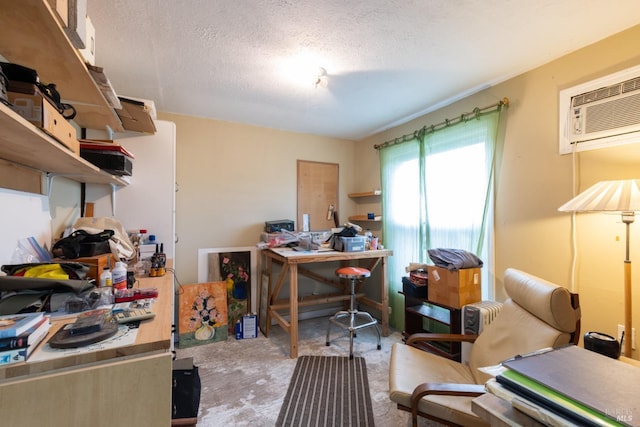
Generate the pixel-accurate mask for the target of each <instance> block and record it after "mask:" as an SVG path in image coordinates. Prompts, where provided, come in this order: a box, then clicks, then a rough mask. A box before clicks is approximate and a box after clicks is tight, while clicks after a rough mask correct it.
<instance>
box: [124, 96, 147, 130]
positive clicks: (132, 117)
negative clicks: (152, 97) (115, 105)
mask: <svg viewBox="0 0 640 427" xmlns="http://www.w3.org/2000/svg"><path fill="white" fill-rule="evenodd" d="M118 99H119V100H120V104H121V105H122V109H116V114H117V115H118V117H120V121H121V122H122V126H123V127H124V128H125V129H126V130H131V131H134V132H146V133H151V134H155V133H156V125H155V124H154V123H153V118H152V117H151V111H152V108H151V107H150V106H148V105H146V103H145V102H144V101H139V100H136V99H132V98H124V97H122V96H119V97H118Z"/></svg>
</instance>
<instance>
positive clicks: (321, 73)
mask: <svg viewBox="0 0 640 427" xmlns="http://www.w3.org/2000/svg"><path fill="white" fill-rule="evenodd" d="M314 86H315V87H318V86H320V87H327V70H325V69H324V68H322V67H318V71H317V75H316V78H315V81H314Z"/></svg>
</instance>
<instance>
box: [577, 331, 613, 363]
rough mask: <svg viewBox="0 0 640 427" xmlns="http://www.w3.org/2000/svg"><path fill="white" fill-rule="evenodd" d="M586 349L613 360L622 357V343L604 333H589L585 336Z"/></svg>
mask: <svg viewBox="0 0 640 427" xmlns="http://www.w3.org/2000/svg"><path fill="white" fill-rule="evenodd" d="M584 348H585V349H587V350H591V351H595V352H596V353H600V354H602V355H604V356H609V357H611V358H613V359H617V358H619V357H620V343H619V342H618V340H617V339H615V338H614V337H612V336H610V335H607V334H603V333H602V332H587V333H586V334H584Z"/></svg>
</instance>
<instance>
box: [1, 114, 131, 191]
mask: <svg viewBox="0 0 640 427" xmlns="http://www.w3.org/2000/svg"><path fill="white" fill-rule="evenodd" d="M0 129H2V132H0V158H2V159H5V160H8V161H10V162H13V163H17V164H20V165H22V166H27V167H30V168H33V169H37V170H39V171H43V172H47V173H51V174H56V175H64V176H66V177H69V178H70V179H73V180H75V181H78V182H88V183H93V184H115V185H119V186H125V185H127V183H126V182H125V181H123V180H122V179H121V178H119V177H117V176H114V175H111V174H109V173H107V172H104V171H103V170H101V169H100V168H98V167H96V166H94V165H93V164H91V163H89V162H87V161H86V160H84V159H83V158H81V157H79V156H78V155H76V154H74V153H72V152H71V151H69V149H67V148H66V147H65V146H63V145H62V144H61V143H60V142H58V141H57V140H55V139H54V138H52V137H50V136H49V135H47V134H46V133H44V131H42V130H41V129H39V128H37V127H36V126H35V125H33V124H32V123H29V122H28V121H27V120H25V119H24V118H22V117H21V116H20V115H19V114H17V113H16V112H14V111H13V110H12V109H10V108H9V107H7V106H5V105H4V104H0Z"/></svg>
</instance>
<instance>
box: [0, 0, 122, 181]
mask: <svg viewBox="0 0 640 427" xmlns="http://www.w3.org/2000/svg"><path fill="white" fill-rule="evenodd" d="M54 13H55V12H54V11H52V9H51V7H50V6H49V4H48V2H47V1H45V0H21V1H19V2H15V1H11V0H0V54H2V55H3V56H4V57H5V58H6V59H7V60H8V61H10V62H14V63H17V64H21V65H25V66H28V67H30V68H33V69H35V70H37V71H38V75H39V77H40V80H41V81H43V82H45V83H55V84H56V87H57V89H58V91H59V92H60V94H61V95H62V97H63V98H64V99H65V100H66V101H67V102H68V103H70V104H72V105H74V107H75V108H76V110H77V116H76V118H75V119H74V121H75V122H76V123H77V124H78V126H79V127H82V128H94V129H105V128H106V127H109V128H110V129H112V130H114V131H122V130H124V129H123V128H122V124H121V122H120V119H119V118H118V116H117V114H116V112H115V111H114V110H113V108H111V107H110V106H109V104H108V103H107V101H106V99H105V97H104V96H103V95H102V92H101V91H100V89H99V88H98V86H97V85H96V83H95V82H94V81H93V78H92V77H91V75H90V74H89V71H88V70H87V68H86V66H85V64H84V61H83V59H82V57H81V56H80V54H79V53H78V51H77V50H76V49H75V48H74V47H73V46H72V45H71V42H70V41H69V39H68V38H67V36H66V34H65V33H64V30H63V29H62V27H61V26H60V24H59V23H58V21H57V20H56V19H55V16H54ZM0 129H2V132H0V158H2V159H5V160H8V161H10V162H13V163H15V164H18V165H22V166H27V167H29V168H34V169H36V170H39V171H42V172H46V173H49V174H52V175H63V176H65V177H68V178H70V179H73V180H75V181H78V182H90V183H97V184H115V185H119V186H124V185H127V183H126V181H124V180H122V179H121V178H119V177H117V176H114V175H111V174H109V173H106V172H104V171H102V170H100V169H99V168H97V167H96V166H94V165H92V164H91V163H89V162H87V161H86V160H84V159H82V158H80V157H79V156H78V155H76V154H74V153H73V152H71V151H70V150H68V149H67V148H66V147H64V146H63V145H62V144H61V143H59V142H58V141H57V140H55V139H54V138H52V137H50V136H49V135H47V134H45V133H44V132H42V131H41V130H40V129H38V128H36V127H35V126H34V125H33V124H31V123H29V122H28V121H26V120H25V119H23V118H22V117H21V116H20V115H18V114H17V113H15V112H14V111H13V110H11V108H9V107H7V106H5V105H3V104H0Z"/></svg>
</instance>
